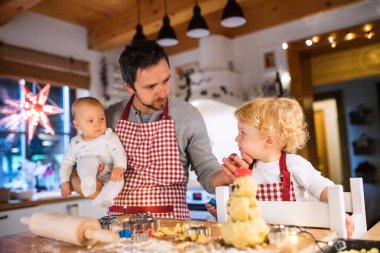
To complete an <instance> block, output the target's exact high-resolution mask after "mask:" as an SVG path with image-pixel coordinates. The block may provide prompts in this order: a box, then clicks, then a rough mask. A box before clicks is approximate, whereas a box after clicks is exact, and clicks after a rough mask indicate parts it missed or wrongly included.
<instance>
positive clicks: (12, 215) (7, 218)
mask: <svg viewBox="0 0 380 253" xmlns="http://www.w3.org/2000/svg"><path fill="white" fill-rule="evenodd" d="M35 212H38V206H34V207H28V208H22V209H16V210H9V211H3V212H0V236H5V235H12V234H16V233H21V232H26V231H28V228H27V227H26V226H25V225H23V224H21V223H20V218H21V217H25V216H31V215H32V214H33V213H35Z"/></svg>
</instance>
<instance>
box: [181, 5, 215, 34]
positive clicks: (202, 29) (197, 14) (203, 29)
mask: <svg viewBox="0 0 380 253" xmlns="http://www.w3.org/2000/svg"><path fill="white" fill-rule="evenodd" d="M193 13H194V14H193V17H192V18H191V20H190V22H189V26H188V28H187V33H186V34H187V36H189V37H191V38H203V37H206V36H208V35H209V34H210V31H209V30H208V25H207V23H206V20H205V19H204V18H203V17H202V15H201V8H200V7H199V6H198V4H196V5H195V6H194V9H193Z"/></svg>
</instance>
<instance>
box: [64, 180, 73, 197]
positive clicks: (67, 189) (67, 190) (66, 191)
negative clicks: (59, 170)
mask: <svg viewBox="0 0 380 253" xmlns="http://www.w3.org/2000/svg"><path fill="white" fill-rule="evenodd" d="M72 192H73V189H72V188H71V184H70V182H63V183H61V195H62V197H65V198H68V197H69V196H70V195H71V193H72Z"/></svg>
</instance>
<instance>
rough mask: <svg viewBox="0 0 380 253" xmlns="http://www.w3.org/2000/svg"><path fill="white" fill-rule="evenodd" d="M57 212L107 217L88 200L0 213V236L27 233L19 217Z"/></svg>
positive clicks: (105, 211) (26, 228) (104, 212)
mask: <svg viewBox="0 0 380 253" xmlns="http://www.w3.org/2000/svg"><path fill="white" fill-rule="evenodd" d="M40 211H44V212H59V213H66V214H71V215H81V216H88V217H93V218H100V217H102V216H105V215H107V210H106V209H95V208H94V207H93V206H92V205H91V200H90V199H78V200H71V201H63V202H56V203H51V204H42V205H37V206H33V207H27V208H20V209H14V210H8V211H2V212H0V236H5V235H11V234H16V233H21V232H27V231H28V227H27V226H25V225H23V224H21V223H20V218H21V217H29V216H31V215H32V214H33V213H35V212H40Z"/></svg>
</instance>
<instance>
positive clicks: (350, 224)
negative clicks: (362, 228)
mask: <svg viewBox="0 0 380 253" xmlns="http://www.w3.org/2000/svg"><path fill="white" fill-rule="evenodd" d="M346 229H347V238H348V239H351V237H352V234H353V233H354V230H355V224H354V222H353V221H352V217H351V216H350V215H348V214H346Z"/></svg>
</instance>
